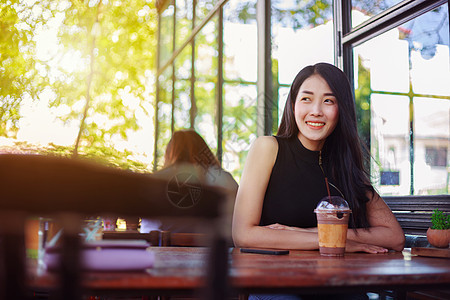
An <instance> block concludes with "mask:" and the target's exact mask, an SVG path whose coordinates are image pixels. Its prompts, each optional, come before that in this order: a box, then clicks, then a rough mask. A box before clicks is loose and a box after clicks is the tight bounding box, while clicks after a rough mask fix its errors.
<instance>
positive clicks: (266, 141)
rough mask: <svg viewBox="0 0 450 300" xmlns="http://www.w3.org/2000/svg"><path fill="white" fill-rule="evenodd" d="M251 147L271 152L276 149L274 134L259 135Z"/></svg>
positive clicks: (276, 143)
mask: <svg viewBox="0 0 450 300" xmlns="http://www.w3.org/2000/svg"><path fill="white" fill-rule="evenodd" d="M252 147H253V148H257V149H259V150H263V151H264V150H265V151H268V152H273V151H277V150H278V142H277V139H276V138H275V137H274V136H260V137H258V138H257V139H256V140H255V141H254V142H253V145H252Z"/></svg>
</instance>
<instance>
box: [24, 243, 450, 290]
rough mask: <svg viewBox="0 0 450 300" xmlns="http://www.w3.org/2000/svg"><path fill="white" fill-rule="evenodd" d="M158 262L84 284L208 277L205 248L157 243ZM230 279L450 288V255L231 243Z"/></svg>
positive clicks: (241, 286)
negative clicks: (326, 251) (245, 249)
mask: <svg viewBox="0 0 450 300" xmlns="http://www.w3.org/2000/svg"><path fill="white" fill-rule="evenodd" d="M152 251H154V253H155V255H156V262H155V266H154V267H153V268H151V269H147V270H145V271H142V272H107V273H106V272H103V273H102V272H88V273H86V274H84V276H83V285H84V287H86V289H87V290H88V292H89V293H92V294H98V295H108V294H109V295H111V294H114V295H143V294H147V295H150V294H161V293H162V294H164V293H166V292H170V293H186V292H191V291H193V290H196V289H198V288H199V287H201V286H202V285H203V283H204V276H203V275H204V274H205V270H204V269H205V267H206V264H207V262H206V261H207V260H206V258H207V253H208V249H207V248H199V247H198V248H195V247H192V248H191V247H185V248H178V247H154V248H152ZM229 257H230V270H229V274H230V277H229V278H230V285H231V287H232V289H233V290H234V291H235V292H244V293H249V292H258V293H259V292H263V293H264V292H268V293H271V292H276V293H290V292H296V293H310V292H325V293H330V292H348V291H352V292H356V291H377V290H382V289H400V290H403V291H406V290H419V289H428V288H448V286H450V260H449V259H446V258H431V257H421V256H415V255H411V252H410V251H409V249H407V250H405V251H403V252H390V253H387V254H365V253H349V254H346V255H345V257H343V258H331V257H323V256H320V255H319V252H318V251H291V252H290V254H289V255H281V256H275V255H261V254H247V253H240V252H239V249H230V250H229ZM29 275H30V276H29V285H30V286H31V287H33V288H35V289H48V288H51V287H52V286H54V284H55V278H54V275H53V274H51V273H49V272H46V271H43V270H40V269H39V268H36V266H35V265H34V266H33V264H31V265H30V267H29Z"/></svg>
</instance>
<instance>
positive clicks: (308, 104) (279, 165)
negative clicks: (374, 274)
mask: <svg viewBox="0 0 450 300" xmlns="http://www.w3.org/2000/svg"><path fill="white" fill-rule="evenodd" d="M325 178H327V179H328V182H329V187H330V192H331V194H332V195H340V196H342V197H343V198H344V199H346V200H347V202H348V203H349V206H350V208H351V210H352V214H351V217H350V221H349V230H348V234H347V244H346V249H345V250H346V251H347V252H357V251H362V252H367V253H385V252H387V251H388V250H389V249H392V250H396V251H401V250H402V249H403V245H404V234H403V230H402V229H401V227H400V225H399V224H398V222H397V220H396V219H395V217H394V215H393V214H392V212H391V211H390V209H389V207H388V206H387V205H386V204H385V203H384V201H383V200H382V199H381V198H380V196H379V195H378V194H377V193H376V191H375V190H374V188H373V187H372V185H371V184H370V181H369V176H368V174H367V172H366V171H365V170H364V164H363V157H362V151H361V148H360V142H359V138H358V133H357V127H356V116H355V105H354V100H353V96H352V91H351V88H350V84H349V82H348V79H347V77H346V76H345V74H344V73H343V72H342V71H341V70H339V69H338V68H336V67H335V66H333V65H330V64H326V63H318V64H316V65H314V66H308V67H306V68H304V69H303V70H301V71H300V72H299V73H298V74H297V76H296V78H295V79H294V82H293V83H292V86H291V89H290V92H289V96H288V99H287V101H286V106H285V108H284V112H283V117H282V120H281V124H280V127H279V129H278V133H277V135H276V136H261V137H259V138H257V139H256V141H255V142H254V143H253V145H252V147H251V149H250V151H249V154H248V157H247V161H246V165H245V167H244V171H243V174H242V177H241V182H240V187H239V190H238V194H237V198H236V203H235V209H234V216H233V227H232V231H233V232H232V235H233V241H234V243H235V245H236V246H237V247H260V248H280V249H299V250H313V249H318V248H319V244H318V235H317V221H316V217H315V214H314V212H313V210H314V208H315V207H316V205H317V203H318V202H319V201H320V200H321V199H322V198H323V197H325V196H326V195H327V187H326V184H325Z"/></svg>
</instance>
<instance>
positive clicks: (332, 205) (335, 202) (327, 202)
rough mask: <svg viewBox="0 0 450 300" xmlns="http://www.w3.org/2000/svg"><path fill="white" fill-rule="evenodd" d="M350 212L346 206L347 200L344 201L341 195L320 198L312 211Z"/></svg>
mask: <svg viewBox="0 0 450 300" xmlns="http://www.w3.org/2000/svg"><path fill="white" fill-rule="evenodd" d="M335 211H340V212H351V209H350V207H349V206H348V203H347V201H345V200H344V199H343V198H342V197H339V196H331V197H328V196H326V197H324V198H323V199H322V200H320V202H319V204H317V206H316V209H315V210H314V212H316V213H317V212H335Z"/></svg>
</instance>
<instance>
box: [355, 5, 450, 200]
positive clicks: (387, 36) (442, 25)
mask: <svg viewBox="0 0 450 300" xmlns="http://www.w3.org/2000/svg"><path fill="white" fill-rule="evenodd" d="M353 57H354V61H355V63H354V83H355V95H356V102H357V103H356V104H357V108H358V119H359V120H360V129H361V132H362V134H363V136H364V137H365V141H366V143H367V144H368V145H370V149H371V155H372V157H373V158H374V159H375V160H374V161H373V163H372V165H371V173H372V177H373V181H374V184H375V186H376V187H377V188H378V190H379V191H380V193H381V194H384V195H408V194H421V195H423V194H442V193H448V192H449V157H448V146H449V141H450V132H449V130H450V120H449V115H450V85H449V84H448V82H450V69H449V66H450V62H449V57H450V55H449V18H448V5H447V4H444V5H442V6H439V7H437V8H434V9H432V10H430V11H428V12H426V13H425V14H422V15H419V16H418V17H416V18H414V19H412V20H411V21H408V22H406V23H404V24H402V25H400V26H398V27H396V28H394V29H391V30H389V31H387V32H385V33H383V34H381V35H378V36H376V37H375V38H372V39H370V40H368V41H366V42H365V43H362V44H361V45H359V46H357V47H355V48H353ZM369 112H370V113H369ZM369 119H370V120H369ZM368 124H370V126H367V125H368Z"/></svg>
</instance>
